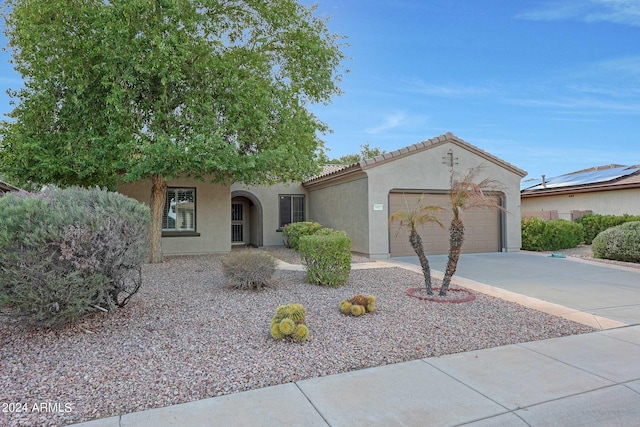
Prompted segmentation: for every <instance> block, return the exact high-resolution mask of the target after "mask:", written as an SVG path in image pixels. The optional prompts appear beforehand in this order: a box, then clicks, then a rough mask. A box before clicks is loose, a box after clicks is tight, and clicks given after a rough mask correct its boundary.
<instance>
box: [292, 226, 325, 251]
mask: <svg viewBox="0 0 640 427" xmlns="http://www.w3.org/2000/svg"><path fill="white" fill-rule="evenodd" d="M321 228H322V226H321V225H320V224H319V223H317V222H311V221H303V222H293V223H291V224H288V225H286V226H285V227H284V229H283V230H282V234H283V235H284V238H285V240H284V245H285V246H286V247H287V248H291V249H293V250H295V251H297V250H298V246H299V244H300V238H301V237H302V236H311V235H312V234H315V233H316V232H317V231H318V230H320V229H321Z"/></svg>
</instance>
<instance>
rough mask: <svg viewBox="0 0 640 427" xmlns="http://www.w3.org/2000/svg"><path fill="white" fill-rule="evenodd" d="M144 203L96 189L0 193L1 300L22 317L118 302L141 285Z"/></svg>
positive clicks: (47, 323) (69, 318)
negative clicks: (0, 195) (4, 194)
mask: <svg viewBox="0 0 640 427" xmlns="http://www.w3.org/2000/svg"><path fill="white" fill-rule="evenodd" d="M149 222H150V221H149V209H148V208H147V207H146V206H144V205H142V204H141V203H138V202H136V201H135V200H132V199H129V198H127V197H125V196H122V195H120V194H117V193H110V192H107V191H104V190H99V189H89V190H87V189H82V188H77V187H72V188H68V189H58V188H49V189H47V190H46V191H43V192H41V193H37V194H30V193H12V194H8V195H6V196H4V197H2V198H0V307H2V309H3V312H4V314H8V315H17V316H20V317H21V319H22V320H23V321H24V323H26V324H32V325H36V326H43V327H54V326H61V325H64V324H67V323H70V322H73V321H75V320H77V319H79V318H80V317H82V316H83V315H85V314H87V313H90V312H92V311H95V310H97V309H98V307H99V308H102V309H105V310H112V309H114V308H116V307H122V306H124V305H125V304H126V303H127V302H128V301H129V299H130V298H131V297H132V296H133V295H134V294H135V293H136V292H137V291H138V290H139V288H140V286H141V265H142V263H144V262H145V260H146V258H147V255H148V228H149Z"/></svg>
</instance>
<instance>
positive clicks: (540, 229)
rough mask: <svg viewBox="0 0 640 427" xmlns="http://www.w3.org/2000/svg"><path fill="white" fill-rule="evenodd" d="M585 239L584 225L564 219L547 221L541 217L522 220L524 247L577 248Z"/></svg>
mask: <svg viewBox="0 0 640 427" xmlns="http://www.w3.org/2000/svg"><path fill="white" fill-rule="evenodd" d="M583 241H584V230H583V228H582V225H580V224H577V223H574V222H571V221H567V220H564V219H554V220H551V221H545V220H543V219H540V218H524V219H523V220H522V249H524V250H528V251H555V250H558V249H567V248H575V247H576V246H578V245H579V244H580V243H582V242H583Z"/></svg>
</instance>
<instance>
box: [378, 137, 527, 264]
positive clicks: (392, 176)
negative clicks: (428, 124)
mask: <svg viewBox="0 0 640 427" xmlns="http://www.w3.org/2000/svg"><path fill="white" fill-rule="evenodd" d="M449 150H451V153H452V155H453V159H454V170H455V171H456V172H458V173H464V172H465V171H466V170H467V169H469V168H473V167H477V166H479V165H483V166H484V169H483V171H482V174H481V176H480V177H479V178H480V179H482V178H484V177H489V178H491V179H494V180H497V181H499V182H500V183H501V184H502V187H503V188H502V193H503V197H504V201H505V208H506V209H507V211H508V213H507V214H506V215H505V221H504V230H503V232H504V233H505V248H504V249H505V250H508V251H517V250H519V249H520V245H521V235H520V176H519V175H517V174H516V173H514V172H512V171H510V170H507V169H505V168H503V167H501V166H500V165H498V164H496V163H493V162H492V161H491V160H490V159H487V158H483V157H481V156H479V155H478V154H477V153H473V152H471V151H468V150H466V149H465V148H463V147H462V146H460V145H458V144H455V143H453V142H447V143H444V144H441V145H438V146H435V147H432V148H429V149H428V150H423V151H419V152H414V153H410V154H409V155H406V156H404V157H401V158H397V159H393V160H391V161H388V162H386V163H381V164H380V162H378V163H376V164H375V165H374V167H371V168H369V169H367V170H366V172H367V174H368V176H369V205H370V206H373V205H377V206H378V207H380V205H382V209H381V210H373V209H371V208H370V209H369V213H368V216H369V223H370V229H369V239H370V241H369V248H370V254H371V256H372V257H380V258H383V257H387V256H389V253H390V251H389V233H388V232H382V230H387V229H388V225H387V221H388V218H389V215H390V213H391V212H389V208H388V200H389V192H390V191H392V190H447V189H449V187H450V177H451V169H450V167H449V165H448V164H445V162H446V161H447V159H448V158H449V154H448V153H449ZM500 249H501V250H502V249H503V248H500Z"/></svg>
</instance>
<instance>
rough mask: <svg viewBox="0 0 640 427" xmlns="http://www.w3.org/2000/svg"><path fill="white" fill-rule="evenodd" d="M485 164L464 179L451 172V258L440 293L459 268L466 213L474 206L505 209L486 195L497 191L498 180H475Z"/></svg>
mask: <svg viewBox="0 0 640 427" xmlns="http://www.w3.org/2000/svg"><path fill="white" fill-rule="evenodd" d="M482 169H483V167H482V165H480V166H476V167H475V168H471V169H468V170H467V173H466V174H465V175H464V176H463V177H462V178H457V177H456V176H455V174H451V191H450V193H449V194H450V196H451V205H450V208H451V213H452V214H453V218H452V219H451V225H450V226H449V257H448V259H447V268H446V271H445V273H444V278H443V279H442V287H441V288H440V295H441V296H445V295H447V290H448V289H449V284H450V283H451V278H452V277H453V275H454V273H455V272H456V268H457V267H458V260H459V259H460V252H461V251H462V244H463V243H464V223H463V218H462V217H463V213H464V211H466V210H469V209H472V208H484V209H497V210H500V211H505V209H504V208H503V207H502V206H501V205H500V203H499V201H498V200H496V198H495V197H494V196H491V195H490V194H487V192H490V191H498V190H499V189H500V183H499V182H498V181H496V180H493V179H489V178H485V179H483V180H482V181H480V182H478V183H476V182H475V181H476V180H477V178H478V175H479V174H480V172H481V171H482Z"/></svg>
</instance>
